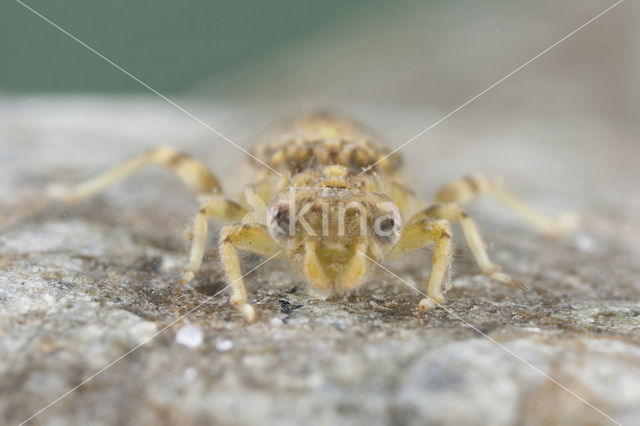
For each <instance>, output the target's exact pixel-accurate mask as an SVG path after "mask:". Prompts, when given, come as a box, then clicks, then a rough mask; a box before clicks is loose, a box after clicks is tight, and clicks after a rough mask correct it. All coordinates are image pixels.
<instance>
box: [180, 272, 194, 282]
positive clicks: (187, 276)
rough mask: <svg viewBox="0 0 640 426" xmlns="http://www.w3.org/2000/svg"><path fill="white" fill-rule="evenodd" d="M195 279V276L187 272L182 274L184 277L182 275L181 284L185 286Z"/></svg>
mask: <svg viewBox="0 0 640 426" xmlns="http://www.w3.org/2000/svg"><path fill="white" fill-rule="evenodd" d="M195 277H196V274H194V273H193V272H191V271H187V272H185V273H184V275H182V284H183V285H184V284H186V283H188V282H189V281H191V280H192V279H194V278H195Z"/></svg>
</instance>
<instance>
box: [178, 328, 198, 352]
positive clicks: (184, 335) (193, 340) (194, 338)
mask: <svg viewBox="0 0 640 426" xmlns="http://www.w3.org/2000/svg"><path fill="white" fill-rule="evenodd" d="M202 340H203V335H202V330H200V327H198V326H195V325H185V326H184V327H182V328H180V330H178V332H177V333H176V342H178V343H180V344H181V345H185V346H187V347H189V348H197V347H198V346H200V345H201V344H202Z"/></svg>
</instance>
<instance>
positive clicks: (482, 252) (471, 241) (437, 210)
mask: <svg viewBox="0 0 640 426" xmlns="http://www.w3.org/2000/svg"><path fill="white" fill-rule="evenodd" d="M416 216H417V218H419V219H420V218H434V219H446V220H448V221H450V222H460V225H461V226H462V231H463V232H464V236H465V239H466V240H467V245H468V246H469V248H470V249H471V252H472V253H473V257H474V258H475V260H476V263H477V264H478V266H479V267H480V270H481V271H482V272H483V273H484V274H485V275H487V276H488V277H490V278H492V279H494V280H496V281H499V282H501V283H505V284H509V285H514V286H519V287H520V288H522V289H523V290H524V289H525V287H524V286H523V285H522V284H517V283H516V282H515V281H513V280H512V279H511V277H510V276H509V275H507V274H505V273H504V272H500V267H499V266H498V265H496V264H494V263H493V262H492V261H491V260H490V259H489V255H488V254H487V249H486V245H485V244H484V241H482V237H480V233H479V232H478V228H476V225H475V223H474V222H473V220H472V219H471V218H470V217H469V216H468V215H467V214H466V213H465V212H464V211H462V210H461V209H460V208H459V207H458V206H457V205H456V204H454V203H447V204H434V205H432V206H430V207H428V208H426V209H425V210H423V211H422V212H421V213H418V214H417V215H416Z"/></svg>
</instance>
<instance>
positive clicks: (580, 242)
mask: <svg viewBox="0 0 640 426" xmlns="http://www.w3.org/2000/svg"><path fill="white" fill-rule="evenodd" d="M575 244H576V248H577V249H578V250H579V251H581V252H583V253H592V252H593V251H594V250H595V248H596V242H595V241H594V240H593V238H592V237H591V236H590V235H586V234H582V235H578V236H577V237H576V241H575Z"/></svg>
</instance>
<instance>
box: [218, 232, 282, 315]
mask: <svg viewBox="0 0 640 426" xmlns="http://www.w3.org/2000/svg"><path fill="white" fill-rule="evenodd" d="M238 249H240V250H247V251H250V252H253V253H257V254H260V255H262V256H265V257H272V256H275V255H276V254H278V252H279V250H280V249H279V248H278V246H277V245H276V243H275V242H274V241H273V239H272V238H271V236H270V235H269V234H268V233H267V232H266V231H265V230H264V228H263V227H261V226H258V225H252V224H236V225H227V226H225V227H224V228H222V230H221V231H220V260H221V261H222V266H224V270H225V272H226V274H227V279H228V280H229V283H230V285H231V287H232V288H233V294H232V295H231V304H233V305H234V306H235V307H236V308H238V310H239V311H240V313H242V315H244V317H245V318H246V320H247V321H248V322H249V323H252V322H254V321H255V317H256V314H255V311H254V309H253V306H251V305H250V304H249V302H248V298H247V288H246V286H245V284H244V280H243V279H242V269H241V267H240V259H239V258H238Z"/></svg>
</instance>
